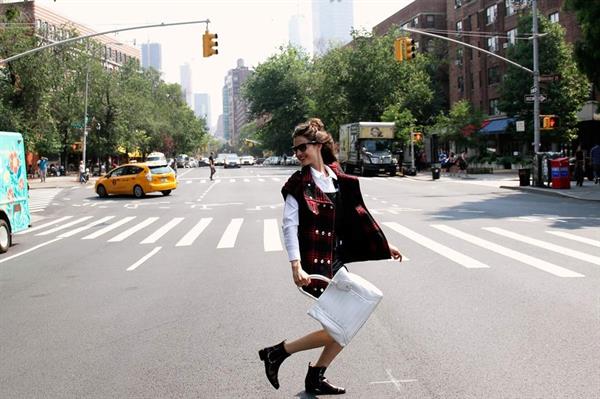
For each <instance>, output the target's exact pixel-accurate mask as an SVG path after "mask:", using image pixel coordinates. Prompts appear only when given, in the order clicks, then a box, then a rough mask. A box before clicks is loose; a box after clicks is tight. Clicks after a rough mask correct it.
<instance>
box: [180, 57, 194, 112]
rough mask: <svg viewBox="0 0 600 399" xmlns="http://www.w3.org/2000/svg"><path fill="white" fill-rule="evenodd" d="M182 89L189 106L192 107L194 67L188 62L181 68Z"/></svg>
mask: <svg viewBox="0 0 600 399" xmlns="http://www.w3.org/2000/svg"><path fill="white" fill-rule="evenodd" d="M179 75H180V79H181V80H180V83H181V89H182V90H183V98H185V102H186V103H187V105H189V106H190V108H191V107H192V105H193V104H192V67H191V66H190V64H188V63H187V62H186V63H185V64H183V65H181V66H180V67H179Z"/></svg>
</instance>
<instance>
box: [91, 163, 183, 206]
mask: <svg viewBox="0 0 600 399" xmlns="http://www.w3.org/2000/svg"><path fill="white" fill-rule="evenodd" d="M176 188H177V178H176V176H175V172H174V171H173V169H171V168H170V167H169V166H166V165H153V164H145V163H136V164H126V165H122V166H119V167H118V168H115V169H113V170H111V171H110V172H108V173H107V174H106V175H104V176H102V177H100V178H99V179H98V180H97V181H96V185H95V191H96V193H97V194H98V196H99V197H107V196H108V195H109V194H133V196H134V197H136V198H142V197H143V196H144V195H146V194H148V193H151V192H156V191H160V192H161V193H162V194H163V195H169V194H171V191H172V190H175V189H176Z"/></svg>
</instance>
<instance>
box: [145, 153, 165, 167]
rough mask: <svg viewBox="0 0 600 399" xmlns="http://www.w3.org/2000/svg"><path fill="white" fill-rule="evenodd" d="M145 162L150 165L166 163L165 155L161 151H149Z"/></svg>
mask: <svg viewBox="0 0 600 399" xmlns="http://www.w3.org/2000/svg"><path fill="white" fill-rule="evenodd" d="M146 163H147V164H150V165H166V164H167V157H165V154H163V153H162V152H151V153H150V154H148V156H147V157H146Z"/></svg>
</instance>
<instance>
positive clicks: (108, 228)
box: [82, 216, 135, 240]
mask: <svg viewBox="0 0 600 399" xmlns="http://www.w3.org/2000/svg"><path fill="white" fill-rule="evenodd" d="M133 219H135V216H127V217H125V218H123V219H121V220H119V221H117V222H114V223H113V224H111V225H108V226H106V227H105V228H103V229H100V230H98V231H96V232H95V233H92V234H90V235H87V236H85V237H83V238H82V240H93V239H94V238H98V237H100V236H101V235H103V234H106V233H108V232H109V231H112V230H114V229H116V228H117V227H119V226H122V225H124V224H125V223H128V222H130V221H131V220H133Z"/></svg>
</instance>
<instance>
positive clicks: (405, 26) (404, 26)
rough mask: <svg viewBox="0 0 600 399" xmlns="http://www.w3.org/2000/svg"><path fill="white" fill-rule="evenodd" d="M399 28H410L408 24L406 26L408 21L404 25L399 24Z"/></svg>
mask: <svg viewBox="0 0 600 399" xmlns="http://www.w3.org/2000/svg"><path fill="white" fill-rule="evenodd" d="M401 28H402V29H404V28H410V26H408V22H407V23H405V24H404V25H402V26H401Z"/></svg>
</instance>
